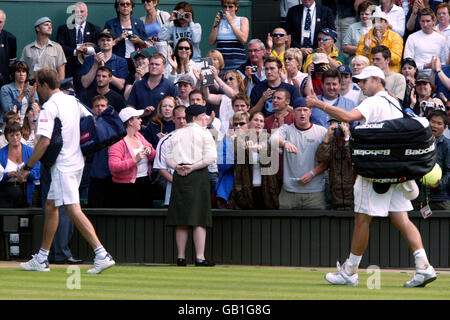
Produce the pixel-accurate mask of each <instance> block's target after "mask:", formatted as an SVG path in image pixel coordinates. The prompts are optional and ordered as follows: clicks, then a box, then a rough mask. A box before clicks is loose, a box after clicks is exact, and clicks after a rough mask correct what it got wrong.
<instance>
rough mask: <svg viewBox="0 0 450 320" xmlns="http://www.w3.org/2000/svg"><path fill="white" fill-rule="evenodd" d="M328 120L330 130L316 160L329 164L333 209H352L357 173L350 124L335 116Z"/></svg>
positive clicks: (319, 148) (318, 150)
mask: <svg viewBox="0 0 450 320" xmlns="http://www.w3.org/2000/svg"><path fill="white" fill-rule="evenodd" d="M328 122H329V127H328V131H327V133H326V134H325V137H324V138H323V141H322V143H321V144H320V145H319V147H318V148H317V151H316V161H318V162H323V163H325V164H327V165H328V170H329V171H328V174H329V185H330V191H331V207H332V208H333V210H352V209H353V184H354V182H355V174H354V173H353V168H352V160H351V158H350V148H349V142H348V141H349V140H350V130H349V125H348V123H347V122H338V121H337V120H336V119H334V118H331V119H330V120H329V121H328Z"/></svg>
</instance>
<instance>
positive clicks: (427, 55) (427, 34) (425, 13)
mask: <svg viewBox="0 0 450 320" xmlns="http://www.w3.org/2000/svg"><path fill="white" fill-rule="evenodd" d="M419 22H420V27H421V30H419V31H417V32H415V33H413V34H411V35H410V36H409V37H408V40H406V44H405V52H404V55H403V57H404V58H412V59H413V60H414V61H415V62H416V64H417V69H418V71H419V72H422V71H424V72H426V73H427V74H428V75H430V74H431V67H432V63H431V59H432V58H433V57H439V59H440V61H447V58H448V46H447V43H446V39H445V37H444V36H443V35H442V34H439V33H438V32H436V31H435V30H434V24H435V22H436V16H435V15H434V12H433V10H431V9H430V8H425V9H422V10H420V18H419Z"/></svg>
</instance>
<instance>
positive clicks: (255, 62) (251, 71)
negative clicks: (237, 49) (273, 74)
mask: <svg viewBox="0 0 450 320" xmlns="http://www.w3.org/2000/svg"><path fill="white" fill-rule="evenodd" d="M265 50H266V46H265V45H264V43H263V42H262V41H261V40H259V39H252V40H250V41H249V42H248V44H247V53H248V60H247V61H246V62H245V63H244V64H242V65H241V66H240V67H239V68H238V69H237V70H238V71H239V73H240V74H241V76H242V78H243V79H244V85H245V93H246V94H247V95H248V96H250V94H251V92H252V90H253V88H254V87H255V86H256V85H258V84H260V83H261V82H263V81H264V80H266V73H265V70H264V53H265Z"/></svg>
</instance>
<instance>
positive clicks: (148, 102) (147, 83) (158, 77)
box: [127, 53, 178, 123]
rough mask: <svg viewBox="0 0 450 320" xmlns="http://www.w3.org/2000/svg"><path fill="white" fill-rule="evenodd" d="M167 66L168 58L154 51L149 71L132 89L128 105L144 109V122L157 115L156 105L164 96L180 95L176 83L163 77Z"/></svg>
mask: <svg viewBox="0 0 450 320" xmlns="http://www.w3.org/2000/svg"><path fill="white" fill-rule="evenodd" d="M165 67H166V58H164V56H163V55H161V54H159V53H154V54H153V55H152V56H151V57H150V69H149V72H148V73H147V74H145V75H144V77H143V78H142V80H139V81H137V82H136V83H135V84H134V85H133V88H132V89H131V92H130V96H129V97H128V101H127V107H132V108H135V109H137V110H142V109H144V110H145V111H144V115H143V121H144V123H147V122H148V120H150V119H151V118H152V117H154V116H155V115H156V107H157V106H158V104H159V102H160V101H161V99H162V98H163V97H164V96H172V97H176V96H178V90H177V87H176V86H175V84H174V83H173V82H172V81H170V80H167V79H165V78H164V77H163V73H164V69H165Z"/></svg>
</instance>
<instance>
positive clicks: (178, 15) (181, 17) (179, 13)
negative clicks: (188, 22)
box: [177, 12, 186, 19]
mask: <svg viewBox="0 0 450 320" xmlns="http://www.w3.org/2000/svg"><path fill="white" fill-rule="evenodd" d="M185 17H186V12H177V19H184V18H185Z"/></svg>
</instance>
